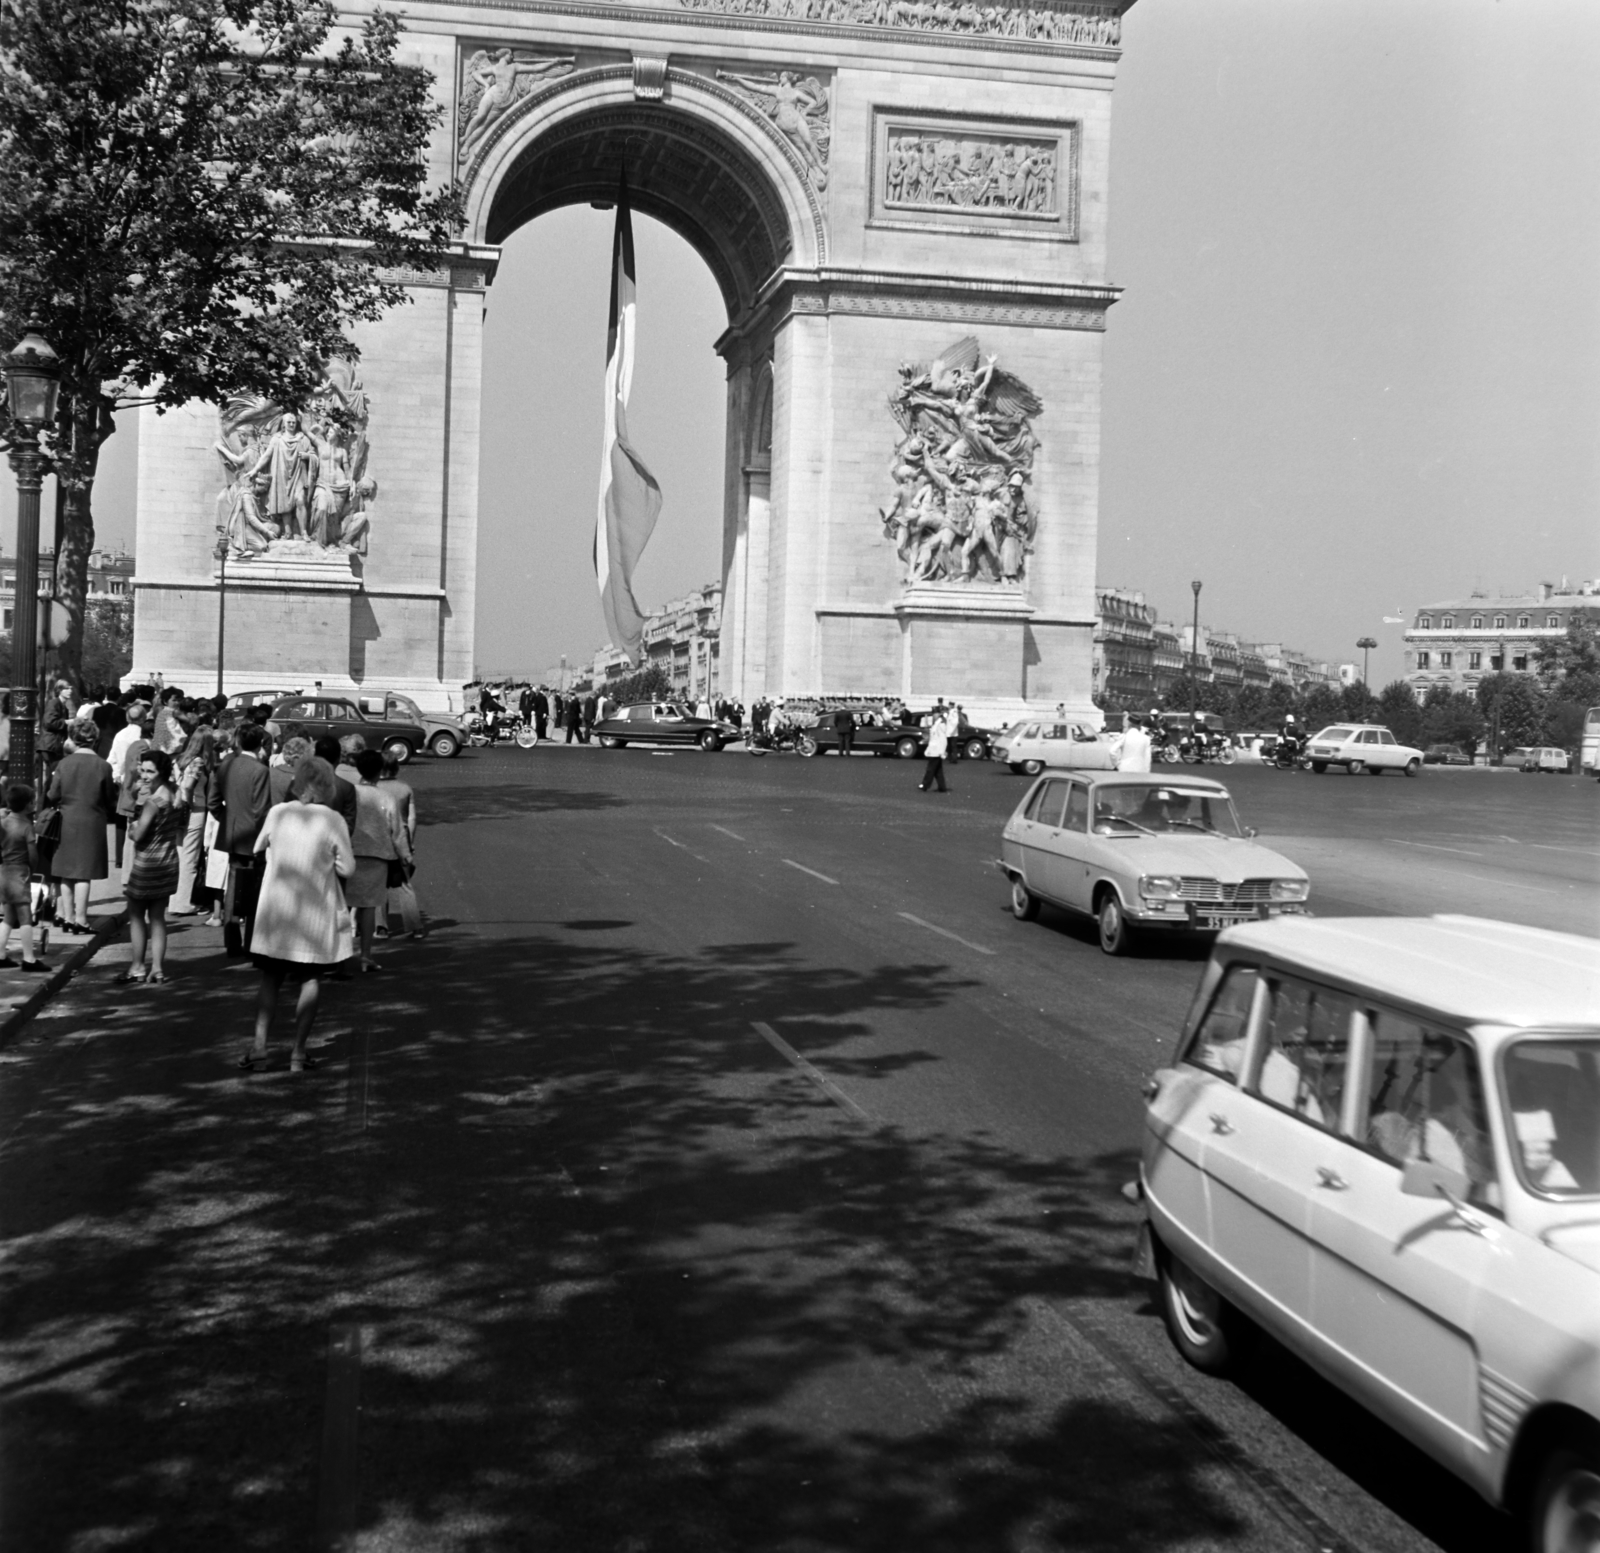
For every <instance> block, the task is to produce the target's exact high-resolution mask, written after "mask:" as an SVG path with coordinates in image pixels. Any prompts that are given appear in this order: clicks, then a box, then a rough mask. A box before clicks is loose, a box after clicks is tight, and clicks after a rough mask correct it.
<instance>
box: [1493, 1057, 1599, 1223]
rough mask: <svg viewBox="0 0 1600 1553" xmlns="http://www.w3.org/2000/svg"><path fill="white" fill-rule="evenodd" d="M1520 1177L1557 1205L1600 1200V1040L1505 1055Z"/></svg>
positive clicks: (1512, 1127)
mask: <svg viewBox="0 0 1600 1553" xmlns="http://www.w3.org/2000/svg"><path fill="white" fill-rule="evenodd" d="M1505 1081H1506V1096H1507V1099H1508V1100H1509V1101H1510V1104H1511V1116H1510V1122H1511V1126H1510V1128H1509V1131H1510V1133H1511V1135H1512V1141H1513V1143H1514V1145H1515V1147H1514V1149H1513V1154H1514V1155H1515V1158H1516V1163H1517V1173H1518V1174H1519V1175H1520V1176H1521V1177H1522V1182H1523V1185H1524V1186H1526V1187H1528V1189H1529V1190H1530V1191H1535V1192H1540V1193H1542V1194H1544V1195H1545V1196H1549V1197H1595V1196H1600V1036H1582V1037H1577V1036H1574V1037H1565V1038H1561V1039H1554V1038H1551V1037H1548V1036H1546V1037H1543V1038H1541V1039H1539V1040H1529V1041H1518V1042H1517V1043H1516V1044H1515V1045H1513V1046H1512V1047H1511V1048H1510V1049H1509V1050H1508V1051H1507V1052H1506V1055H1505Z"/></svg>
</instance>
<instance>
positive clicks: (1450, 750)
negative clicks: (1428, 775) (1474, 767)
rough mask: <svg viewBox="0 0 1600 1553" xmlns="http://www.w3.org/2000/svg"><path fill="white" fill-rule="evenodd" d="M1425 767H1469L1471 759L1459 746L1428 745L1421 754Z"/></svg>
mask: <svg viewBox="0 0 1600 1553" xmlns="http://www.w3.org/2000/svg"><path fill="white" fill-rule="evenodd" d="M1422 763H1423V764H1424V765H1425V766H1470V765H1471V764H1472V757H1471V756H1470V755H1469V754H1467V752H1466V751H1465V750H1464V749H1462V748H1461V746H1460V745H1459V744H1430V745H1429V746H1428V747H1427V749H1425V750H1424V751H1423V752H1422Z"/></svg>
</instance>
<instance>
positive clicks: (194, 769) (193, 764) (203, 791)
mask: <svg viewBox="0 0 1600 1553" xmlns="http://www.w3.org/2000/svg"><path fill="white" fill-rule="evenodd" d="M216 751H217V735H216V730H215V729H213V728H211V727H210V726H209V725H207V726H202V727H199V728H196V729H195V731H194V732H193V733H192V734H190V735H189V739H188V742H187V743H186V744H185V745H184V747H183V753H182V754H181V755H179V756H178V758H177V760H176V761H175V762H174V764H173V775H174V778H175V784H176V785H175V787H174V792H175V793H176V795H177V808H178V812H179V814H180V815H181V816H182V817H183V818H182V825H183V829H182V831H181V832H180V834H179V838H178V888H177V890H176V891H175V892H174V893H175V894H176V895H177V897H178V898H177V900H176V901H175V902H174V903H173V905H172V907H171V908H170V912H169V914H170V915H171V916H174V917H192V916H194V915H195V913H196V912H198V911H199V909H200V907H201V906H202V905H209V904H210V902H209V900H206V901H202V900H201V899H200V892H201V891H202V890H204V889H205V881H204V879H203V877H202V876H201V873H200V868H201V861H200V860H201V856H202V854H203V852H204V850H205V848H204V843H205V834H206V821H207V819H208V818H209V817H210V816H209V813H208V811H209V810H210V808H211V773H212V771H213V769H214V768H215V767H216V763H217V753H216Z"/></svg>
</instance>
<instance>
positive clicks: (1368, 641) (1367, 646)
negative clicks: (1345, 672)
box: [1356, 636, 1378, 685]
mask: <svg viewBox="0 0 1600 1553" xmlns="http://www.w3.org/2000/svg"><path fill="white" fill-rule="evenodd" d="M1377 645H1378V639H1377V638H1376V637H1374V636H1363V637H1362V638H1361V640H1360V641H1358V642H1357V643H1356V646H1357V647H1359V648H1360V649H1361V683H1362V684H1363V685H1365V684H1366V683H1367V654H1368V653H1370V652H1371V651H1372V649H1373V648H1374V647H1376V646H1377Z"/></svg>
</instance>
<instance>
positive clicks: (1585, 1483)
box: [1526, 1422, 1600, 1553]
mask: <svg viewBox="0 0 1600 1553" xmlns="http://www.w3.org/2000/svg"><path fill="white" fill-rule="evenodd" d="M1527 1532H1528V1536H1527V1542H1526V1546H1527V1547H1528V1548H1529V1549H1530V1550H1531V1553H1567V1550H1568V1549H1569V1548H1593V1547H1595V1546H1596V1544H1597V1543H1600V1428H1597V1427H1596V1426H1595V1425H1594V1424H1592V1423H1587V1422H1585V1423H1581V1424H1576V1425H1574V1426H1573V1427H1572V1428H1571V1429H1570V1430H1569V1431H1568V1432H1567V1433H1566V1434H1564V1435H1563V1436H1562V1437H1561V1440H1560V1441H1559V1443H1558V1444H1557V1445H1556V1447H1555V1449H1554V1450H1552V1451H1550V1453H1549V1454H1548V1455H1547V1456H1546V1457H1545V1459H1544V1462H1543V1464H1542V1465H1541V1467H1540V1469H1539V1477H1538V1481H1537V1482H1536V1483H1535V1484H1534V1489H1533V1496H1532V1498H1531V1499H1530V1500H1529V1502H1528V1520H1527Z"/></svg>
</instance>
